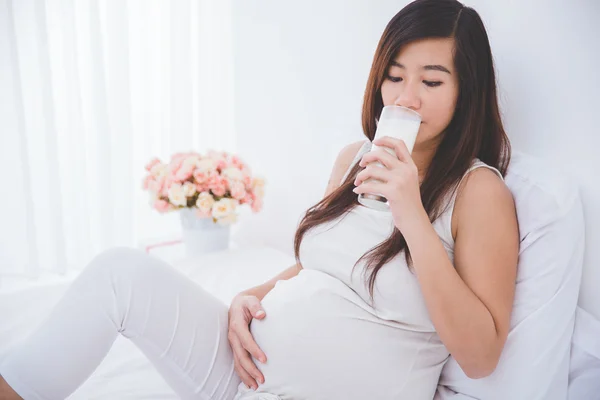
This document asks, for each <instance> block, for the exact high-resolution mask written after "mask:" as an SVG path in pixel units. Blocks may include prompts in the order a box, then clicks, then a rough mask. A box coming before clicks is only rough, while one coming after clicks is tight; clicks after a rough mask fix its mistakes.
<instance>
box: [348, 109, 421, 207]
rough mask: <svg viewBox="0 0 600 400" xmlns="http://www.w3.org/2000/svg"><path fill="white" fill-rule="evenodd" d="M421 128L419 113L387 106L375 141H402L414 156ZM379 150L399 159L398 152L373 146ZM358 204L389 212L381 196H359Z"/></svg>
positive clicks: (377, 163) (372, 148) (373, 194)
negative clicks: (383, 138) (384, 139)
mask: <svg viewBox="0 0 600 400" xmlns="http://www.w3.org/2000/svg"><path fill="white" fill-rule="evenodd" d="M420 126H421V116H420V115H419V114H418V113H416V112H414V111H412V110H410V109H408V108H405V107H401V106H386V107H384V108H383V110H382V112H381V117H380V118H379V121H378V123H377V130H376V131H375V138H374V139H373V140H375V139H378V138H381V137H383V136H389V137H392V138H396V139H401V140H403V141H404V143H405V144H406V147H407V148H408V152H409V153H411V154H412V151H413V148H414V147H415V141H416V140H417V134H418V133H419V127H420ZM379 148H382V149H384V150H385V151H387V152H388V153H390V154H391V155H393V156H394V157H397V155H396V151H395V150H394V149H390V148H389V147H386V146H376V145H374V144H373V145H372V147H371V151H373V150H377V149H379ZM373 163H374V164H375V165H376V166H378V167H380V168H385V167H384V166H383V165H382V164H381V163H380V162H379V161H374V162H373ZM371 180H372V179H367V180H366V181H365V182H368V181H371ZM358 202H359V203H361V204H362V205H364V206H366V207H369V208H373V209H375V210H379V211H389V202H388V201H387V199H386V198H385V197H384V196H383V195H381V194H377V193H362V194H360V195H358Z"/></svg>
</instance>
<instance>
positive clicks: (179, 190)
mask: <svg viewBox="0 0 600 400" xmlns="http://www.w3.org/2000/svg"><path fill="white" fill-rule="evenodd" d="M169 201H170V202H171V204H173V205H174V206H186V205H187V197H185V193H184V192H183V186H181V185H180V184H179V183H174V184H172V185H171V187H170V188H169Z"/></svg>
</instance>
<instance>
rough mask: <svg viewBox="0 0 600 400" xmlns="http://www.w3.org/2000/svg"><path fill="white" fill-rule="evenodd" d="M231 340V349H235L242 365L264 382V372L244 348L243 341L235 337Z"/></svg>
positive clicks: (259, 380)
mask: <svg viewBox="0 0 600 400" xmlns="http://www.w3.org/2000/svg"><path fill="white" fill-rule="evenodd" d="M230 342H231V349H232V350H233V353H234V355H235V357H236V358H237V361H238V363H239V365H240V367H241V368H242V369H243V370H244V371H245V372H246V373H247V374H249V375H250V376H251V377H252V378H253V379H255V380H256V381H257V382H260V383H264V381H265V378H264V377H263V374H262V373H261V372H260V370H259V369H258V367H257V366H256V364H254V361H252V359H251V358H250V354H249V353H248V352H247V351H246V350H245V349H244V347H243V344H242V343H241V341H240V340H239V339H238V338H233V340H230Z"/></svg>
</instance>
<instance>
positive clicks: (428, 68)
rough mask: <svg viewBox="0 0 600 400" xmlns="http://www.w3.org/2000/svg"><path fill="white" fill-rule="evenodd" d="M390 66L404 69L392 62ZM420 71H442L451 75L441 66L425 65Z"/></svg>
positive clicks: (397, 63) (402, 66)
mask: <svg viewBox="0 0 600 400" xmlns="http://www.w3.org/2000/svg"><path fill="white" fill-rule="evenodd" d="M392 65H393V66H395V67H398V68H406V67H405V66H404V65H402V64H400V63H399V62H396V61H392ZM421 69H424V70H426V71H442V72H446V73H448V74H450V75H452V73H450V71H448V68H446V67H444V66H443V65H425V66H423V67H422V68H421Z"/></svg>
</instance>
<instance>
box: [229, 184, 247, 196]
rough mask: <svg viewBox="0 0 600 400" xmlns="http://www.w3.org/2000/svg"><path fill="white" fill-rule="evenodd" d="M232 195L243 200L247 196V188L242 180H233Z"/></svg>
mask: <svg viewBox="0 0 600 400" xmlns="http://www.w3.org/2000/svg"><path fill="white" fill-rule="evenodd" d="M231 197H233V198H234V199H236V200H242V199H243V198H244V197H246V188H245V187H244V184H243V183H242V182H233V184H232V186H231Z"/></svg>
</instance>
